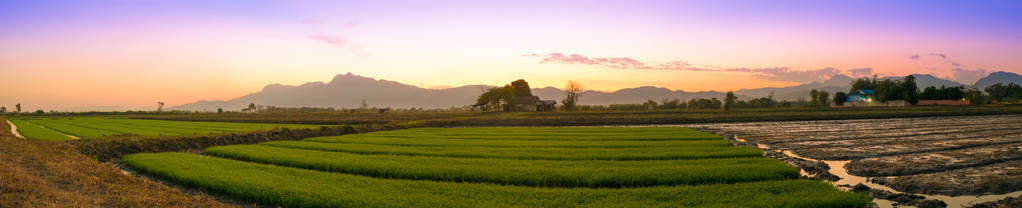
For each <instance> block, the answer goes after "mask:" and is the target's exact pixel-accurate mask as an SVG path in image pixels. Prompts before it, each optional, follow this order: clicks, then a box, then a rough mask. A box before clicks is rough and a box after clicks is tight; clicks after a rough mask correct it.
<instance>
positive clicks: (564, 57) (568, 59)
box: [522, 53, 873, 82]
mask: <svg viewBox="0 0 1022 208" xmlns="http://www.w3.org/2000/svg"><path fill="white" fill-rule="evenodd" d="M522 56H525V57H537V58H540V60H539V63H544V64H545V63H559V64H580V65H592V66H602V67H607V68H613V69H635V70H679V71H705V72H746V73H754V74H753V75H752V77H755V78H760V79H766V80H773V81H785V82H813V81H820V80H824V79H827V78H829V77H831V76H834V75H837V74H840V73H841V70H840V69H835V68H829V67H828V68H823V69H817V70H806V71H799V70H792V69H789V68H787V67H773V68H752V69H750V68H700V67H693V66H692V65H691V64H689V63H688V62H685V61H670V62H664V63H657V64H651V63H646V62H643V61H639V60H636V59H633V58H629V57H615V58H604V57H589V56H583V55H579V54H570V55H569V54H563V53H549V54H545V55H540V54H535V53H529V54H523V55H522ZM872 70H873V69H871V68H862V69H852V70H849V72H850V73H852V74H860V75H861V74H863V73H865V74H869V73H872Z"/></svg>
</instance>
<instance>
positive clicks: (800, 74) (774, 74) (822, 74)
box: [752, 67, 841, 83]
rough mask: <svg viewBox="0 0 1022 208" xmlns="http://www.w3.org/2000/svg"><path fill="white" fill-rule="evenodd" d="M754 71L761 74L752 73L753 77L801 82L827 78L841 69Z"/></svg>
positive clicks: (767, 69) (769, 69)
mask: <svg viewBox="0 0 1022 208" xmlns="http://www.w3.org/2000/svg"><path fill="white" fill-rule="evenodd" d="M753 71H754V72H756V73H759V74H755V75H752V77H756V78H760V79H765V80H774V81H786V82H801V83H805V82H814V81H820V80H825V79H827V78H830V77H832V76H834V75H838V74H841V70H840V69H835V68H831V67H827V68H822V69H817V70H808V71H795V70H791V69H788V68H785V67H779V68H758V69H755V70H753Z"/></svg>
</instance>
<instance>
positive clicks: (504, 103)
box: [473, 85, 515, 111]
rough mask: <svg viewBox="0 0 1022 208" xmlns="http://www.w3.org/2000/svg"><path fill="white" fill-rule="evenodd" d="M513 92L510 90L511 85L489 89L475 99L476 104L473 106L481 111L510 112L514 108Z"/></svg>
mask: <svg viewBox="0 0 1022 208" xmlns="http://www.w3.org/2000/svg"><path fill="white" fill-rule="evenodd" d="M514 98H515V95H514V92H513V91H512V90H511V85H505V86H504V87H494V88H490V89H489V90H487V91H486V92H484V93H483V94H481V95H479V98H476V104H475V105H473V106H475V107H478V108H479V109H481V110H483V111H511V110H513V109H512V107H514Z"/></svg>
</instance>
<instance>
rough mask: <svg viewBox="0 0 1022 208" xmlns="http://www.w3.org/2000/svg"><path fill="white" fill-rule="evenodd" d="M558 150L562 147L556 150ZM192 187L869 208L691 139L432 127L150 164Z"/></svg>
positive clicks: (264, 199)
mask: <svg viewBox="0 0 1022 208" xmlns="http://www.w3.org/2000/svg"><path fill="white" fill-rule="evenodd" d="M547 144H553V145H547ZM124 162H125V163H126V164H128V165H129V166H131V167H133V168H134V169H137V170H139V171H141V172H144V173H147V174H150V175H154V176H157V177H160V178H163V179H166V180H169V181H173V182H176V183H181V184H183V185H189V186H194V187H197V188H201V189H203V190H209V191H212V192H215V193H220V194H225V195H230V196H233V197H237V198H242V199H246V200H251V201H255V202H259V203H264V204H267V205H274V206H286V207H865V206H866V205H867V204H869V202H870V198H869V197H868V196H865V195H862V194H855V193H849V192H843V191H840V190H837V189H835V188H834V187H833V186H831V185H830V184H828V183H827V182H821V181H810V180H804V179H798V177H799V175H798V169H797V168H795V167H791V166H788V165H786V164H784V163H783V162H780V161H777V160H773V159H769V158H764V157H762V152H760V150H758V149H755V148H747V147H735V146H730V145H729V143H727V141H724V140H723V138H721V137H720V136H717V135H712V134H707V133H703V132H698V131H694V130H691V129H687V128H677V127H657V128H620V127H549V128H548V127H542V128H518V127H516V128H506V127H494V128H449V129H447V128H443V129H442V128H425V129H407V130H396V131H382V132H373V133H366V134H355V135H345V136H337V137H318V138H309V139H305V140H303V141H276V142H267V143H262V144H255V145H230V146H219V147H212V148H208V149H206V151H205V155H198V154H187V153H141V154H134V155H129V156H126V157H125V158H124Z"/></svg>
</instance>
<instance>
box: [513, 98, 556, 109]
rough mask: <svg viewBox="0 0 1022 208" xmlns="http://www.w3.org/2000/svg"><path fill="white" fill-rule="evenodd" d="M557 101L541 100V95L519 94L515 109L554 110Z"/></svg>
mask: <svg viewBox="0 0 1022 208" xmlns="http://www.w3.org/2000/svg"><path fill="white" fill-rule="evenodd" d="M556 104H557V101H553V100H540V99H539V96H518V97H515V110H517V111H554V105H556Z"/></svg>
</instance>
